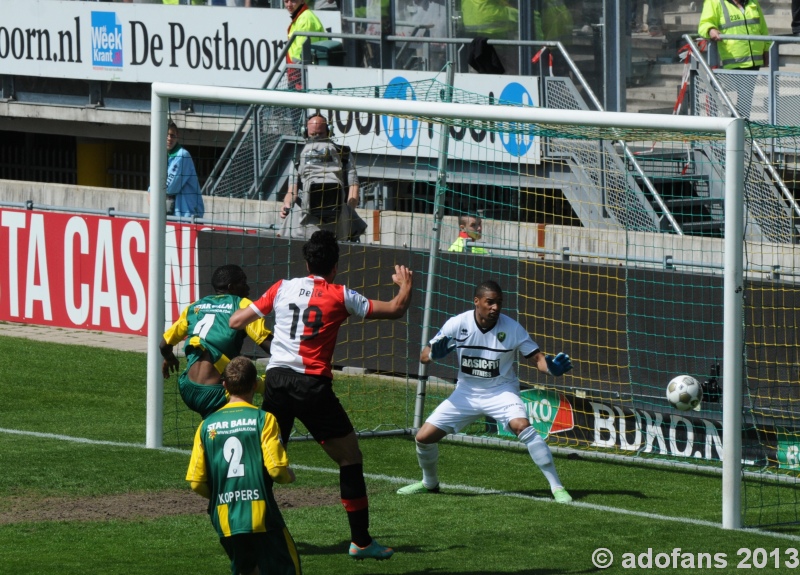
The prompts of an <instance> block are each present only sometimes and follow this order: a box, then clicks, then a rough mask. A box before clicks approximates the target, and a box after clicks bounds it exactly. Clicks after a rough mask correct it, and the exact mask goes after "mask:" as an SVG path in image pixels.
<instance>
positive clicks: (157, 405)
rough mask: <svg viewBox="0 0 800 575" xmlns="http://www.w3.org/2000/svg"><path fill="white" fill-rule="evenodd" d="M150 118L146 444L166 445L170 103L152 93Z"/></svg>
mask: <svg viewBox="0 0 800 575" xmlns="http://www.w3.org/2000/svg"><path fill="white" fill-rule="evenodd" d="M150 105H151V118H150V242H149V246H148V257H149V266H148V281H147V415H146V420H147V429H146V432H145V436H146V439H145V445H146V446H147V447H150V448H159V447H161V445H162V443H163V437H162V435H163V413H164V392H163V388H164V378H163V376H162V375H161V352H160V350H159V344H160V343H161V338H162V334H163V332H164V275H165V272H164V244H165V243H166V239H165V233H164V231H165V228H166V225H167V210H166V205H165V202H166V193H167V190H166V182H167V150H166V146H167V109H168V106H169V103H168V100H167V98H166V97H164V96H160V95H158V94H157V93H156V92H155V91H153V93H152V96H151V104H150Z"/></svg>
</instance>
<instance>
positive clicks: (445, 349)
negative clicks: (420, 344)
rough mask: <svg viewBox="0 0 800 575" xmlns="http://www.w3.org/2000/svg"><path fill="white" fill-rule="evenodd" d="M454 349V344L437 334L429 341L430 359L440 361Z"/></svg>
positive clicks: (444, 336)
mask: <svg viewBox="0 0 800 575" xmlns="http://www.w3.org/2000/svg"><path fill="white" fill-rule="evenodd" d="M455 348H456V342H452V343H451V342H450V338H449V337H447V336H446V335H442V334H439V335H437V336H436V337H435V338H433V340H431V359H442V358H443V357H444V356H446V355H447V354H448V353H450V352H451V351H453V350H454V349H455Z"/></svg>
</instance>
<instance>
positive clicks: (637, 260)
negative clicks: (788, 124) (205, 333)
mask: <svg viewBox="0 0 800 575" xmlns="http://www.w3.org/2000/svg"><path fill="white" fill-rule="evenodd" d="M204 199H205V204H206V218H207V219H211V220H214V221H217V222H231V223H241V222H244V223H249V224H258V225H260V226H263V227H269V226H270V225H275V226H279V225H280V217H279V215H278V214H279V210H280V207H281V203H280V202H265V201H259V200H239V199H231V198H219V197H206V198H204ZM29 200H30V201H32V202H33V203H34V206H41V205H45V206H65V207H69V208H84V209H87V210H101V211H103V212H105V211H107V210H108V208H111V207H113V208H115V209H116V210H117V211H119V212H128V213H137V214H142V216H144V217H146V216H147V213H148V210H149V207H148V194H147V192H143V191H136V190H114V189H109V188H92V187H86V186H76V185H64V184H43V183H38V182H21V181H10V180H0V202H4V203H5V202H14V203H20V204H24V203H25V202H27V201H29ZM359 213H360V215H361V217H362V218H363V219H364V220H365V221H366V222H367V225H368V228H367V232H366V235H365V236H364V238H363V239H362V241H363V242H365V243H377V244H382V245H393V246H404V247H410V248H414V249H420V250H429V249H430V240H431V238H432V237H433V227H434V220H433V216H432V215H429V214H409V213H404V212H391V211H383V212H373V211H371V210H359ZM483 233H484V241H483V243H484V244H485V245H487V247H488V248H489V249H490V251H491V253H492V254H493V255H496V256H507V257H512V258H542V257H544V258H545V259H560V258H561V255H560V254H561V251H562V249H563V248H568V249H569V252H570V259H572V260H576V261H580V262H585V263H596V264H613V265H623V264H624V263H625V262H626V261H627V262H629V263H630V264H631V265H634V266H637V267H640V266H644V267H655V268H658V267H663V262H664V259H665V258H666V257H667V256H671V257H672V262H673V264H674V267H675V268H676V269H691V270H693V271H700V270H701V269H702V270H704V271H705V272H706V273H714V274H722V266H723V263H724V262H723V258H724V240H722V239H719V238H703V237H697V236H692V237H688V236H684V237H680V236H676V235H672V234H653V233H644V232H629V231H625V230H622V229H620V230H607V229H606V230H595V229H589V228H579V227H572V226H554V225H547V226H545V225H543V224H519V223H515V222H504V221H495V220H484V224H483ZM457 235H458V221H457V218H456V217H455V216H446V217H445V218H444V220H443V222H442V230H441V241H440V249H441V250H446V249H447V248H448V247H449V246H450V243H451V242H452V241H453V239H455V237H456V236H457ZM536 248H541V249H544V250H548V251H549V252H556V253H548V254H546V255H543V254H537V253H533V252H531V251H526V250H533V249H536ZM746 250H747V252H746V258H745V260H746V269H747V270H748V273H749V275H750V276H751V277H756V278H769V277H770V276H771V274H772V271H773V269H776V270H777V272H778V273H779V274H780V275H781V279H784V280H787V281H796V279H795V276H794V274H798V275H800V247H799V246H796V245H791V244H768V243H763V244H754V243H748V244H747V245H746Z"/></svg>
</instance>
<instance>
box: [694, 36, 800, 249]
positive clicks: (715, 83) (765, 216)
mask: <svg viewBox="0 0 800 575" xmlns="http://www.w3.org/2000/svg"><path fill="white" fill-rule="evenodd" d="M696 38H698V36H696V35H690V34H685V35H684V36H683V39H684V40H685V41H686V45H687V46H688V47H689V49H690V51H691V54H692V56H693V62H694V63H695V64H696V65H697V66H698V67H699V69H700V71H702V72H703V79H704V80H707V81H708V83H709V84H710V86H711V88H712V89H713V92H714V94H715V95H716V97H718V98H719V99H720V100H722V102H723V103H724V105H725V107H727V109H728V111H729V112H730V115H731V116H733V117H735V118H742V117H743V115H742V114H741V113H740V112H739V110H738V109H737V107H736V105H735V104H734V103H733V101H732V100H731V98H730V96H729V95H728V93H727V90H726V89H725V88H724V87H723V85H722V83H721V82H720V80H719V78H718V75H722V74H725V73H726V72H725V71H724V70H716V71H715V70H714V69H712V68H711V66H710V65H709V64H708V62H706V60H705V58H704V57H703V53H702V51H701V50H700V48H699V47H698V46H697V44H696V43H695V39H696ZM722 38H723V39H729V40H758V41H771V42H774V43H773V44H772V46H771V47H770V64H769V70H768V72H767V74H766V75H767V77H768V78H769V85H770V86H772V87H773V89H772V90H768V91H767V98H768V106H769V109H770V113H769V117H770V119H771V120H772V121H771V122H770V123H773V124H774V120H775V119H776V113H775V111H776V109H777V104H776V102H777V100H776V97H777V96H776V91H775V90H774V86H775V82H776V79H775V75H776V73H777V71H778V68H777V66H778V43H779V42H781V41H786V40H789V41H790V42H792V43H800V38H786V37H784V36H741V35H733V34H731V35H722ZM710 44H711V46H712V50H711V54H710V59H711V61H712V62H713V61H714V59H715V57H714V54H715V53H716V47H715V45H714V43H713V42H710ZM717 59H718V57H717ZM735 74H737V75H745V76H764V75H765V74H763V73H761V72H760V71H755V70H753V71H748V70H742V71H736V72H735ZM697 78H698V76H697V74H695V75H694V79H695V82H697ZM748 89H749V88H748ZM696 90H697V87H696V86H695V90H694V91H696ZM700 109H701V108H700V107H699V106H698V107H696V109H695V110H693V111H694V113H695V115H699V114H698V111H699V110H700ZM714 113H715V114H716V115H718V116H719V115H720V113H719V110H714ZM748 143H749V145H750V146H752V150H753V152H754V153H755V155H756V157H757V158H758V160H759V162H760V165H761V166H762V167H763V169H764V170H765V171H766V172H767V173H768V174H769V178H770V179H771V181H772V182H773V184H774V186H773V188H772V190H773V192H774V190H775V188H777V190H778V192H779V194H780V197H781V198H782V199H783V201H784V202H785V205H788V207H789V209H790V216H789V218H788V222H787V224H788V227H789V229H788V230H787V229H785V228H784V229H783V230H780V229H775V226H774V224H773V223H772V222H774V221H776V220H775V214H774V213H765V210H768V209H769V207H768V206H769V205H770V204H769V203H768V202H759V201H756V200H759V199H767V200H768V199H769V198H765V197H764V196H765V194H766V193H767V192H766V190H765V189H758V188H764V187H766V186H763V185H762V184H763V183H764V182H762V181H760V180H759V181H746V182H745V196H746V197H745V201H746V202H747V204H748V209H750V210H751V212H752V213H753V214H754V217H755V219H756V221H757V222H758V223H759V224H760V225H761V226H762V228H765V232H766V234H767V236H768V237H769V238H770V239H771V240H772V241H777V242H781V243H782V242H787V241H788V242H791V243H797V241H798V230H797V225H796V224H797V221H798V220H800V206H799V205H798V203H797V201H796V200H795V198H794V194H793V193H792V191H791V190H789V188H788V187H787V186H786V184H785V183H784V181H783V179H782V178H781V176H780V174H779V173H778V170H776V169H775V166H774V165H773V163H772V161H770V158H769V157H768V156H767V154H766V152H765V151H764V149H763V148H762V147H761V146H760V145H759V144H758V142H756V141H755V140H749V141H748ZM746 177H747V175H746ZM748 192H749V193H748ZM748 195H750V198H748V197H747V196H748ZM754 196H761V197H760V198H756V197H754ZM748 200H750V201H748ZM778 215H780V214H778ZM784 219H785V218H784ZM778 221H779V220H778Z"/></svg>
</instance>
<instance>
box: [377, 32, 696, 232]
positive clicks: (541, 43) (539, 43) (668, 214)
mask: <svg viewBox="0 0 800 575" xmlns="http://www.w3.org/2000/svg"><path fill="white" fill-rule="evenodd" d="M386 39H387V40H388V41H390V42H430V43H436V44H469V43H471V42H472V41H473V38H433V37H428V36H424V37H423V36H416V37H415V36H387V37H386ZM486 43H487V44H489V45H499V46H528V47H531V48H548V49H552V48H557V49H558V51H559V52H560V53H561V56H562V57H563V58H564V60H565V61H566V63H567V65H568V66H569V69H570V71H571V72H572V73H573V74H574V75H575V78H577V80H578V81H579V83H580V85H581V86H582V87H583V89H584V91H585V94H586V95H588V96H589V99H590V100H591V103H592V104H594V106H595V108H596V109H597V111H598V112H605V108H603V105H602V104H601V103H600V100H599V99H598V98H597V96H595V94H594V92H593V91H592V88H591V87H590V86H589V83H588V82H587V81H586V78H584V77H583V74H581V71H580V70H579V69H578V66H577V64H575V62H574V61H573V60H572V58H570V56H569V53H568V52H567V50H566V48H564V45H563V44H562V43H561V42H558V41H553V40H499V39H493V38H489V39H488V40H487V42H486ZM616 143H617V144H619V145H620V147H621V148H622V151H623V153H624V155H625V157H626V158H627V160H628V161H629V162H630V163H631V164H632V166H633V168H634V170H635V171H636V173H637V174H638V175H639V177H640V178H641V179H642V183H643V184H644V185H645V187H647V191H648V192H650V195H651V196H652V197H653V199H654V200H655V202H656V204H658V207H659V208H660V209H661V212H662V213H663V214H664V217H665V218H666V219H667V221H668V222H669V224H670V226H671V227H672V229H673V230H674V231H675V233H676V234H677V235H679V236H682V235H683V229H682V228H681V225H680V224H679V223H678V221H677V220H676V219H675V216H674V215H673V214H672V211H671V210H670V209H669V207H668V206H667V204H666V202H665V201H664V198H663V197H661V194H659V193H658V190H656V188H655V186H654V185H653V183H652V182H651V181H650V178H648V177H647V175H646V174H645V173H644V170H643V169H642V167H641V166H640V165H639V162H638V161H637V159H636V156H635V155H634V154H633V152H631V151H630V149H629V148H628V145H627V144H626V143H625V142H623V141H622V140H617V142H616Z"/></svg>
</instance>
